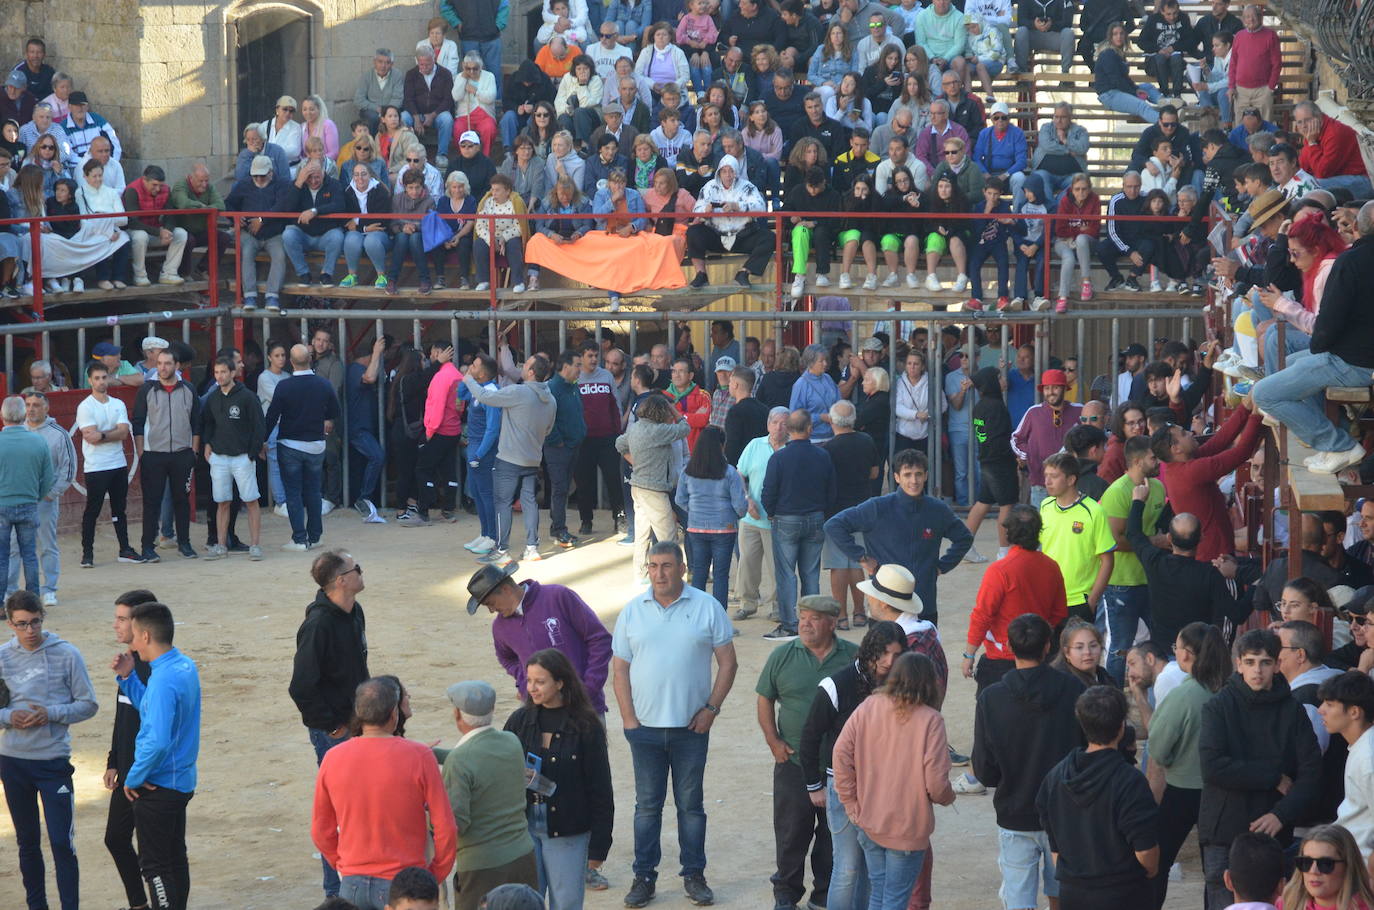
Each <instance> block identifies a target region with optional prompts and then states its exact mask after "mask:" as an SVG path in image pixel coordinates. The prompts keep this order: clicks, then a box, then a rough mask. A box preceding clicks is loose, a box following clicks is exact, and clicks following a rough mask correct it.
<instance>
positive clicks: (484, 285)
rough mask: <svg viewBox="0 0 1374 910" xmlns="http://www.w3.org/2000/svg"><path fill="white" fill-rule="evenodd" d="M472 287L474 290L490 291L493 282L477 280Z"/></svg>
mask: <svg viewBox="0 0 1374 910" xmlns="http://www.w3.org/2000/svg"><path fill="white" fill-rule="evenodd" d="M472 289H473V290H474V291H489V290H491V283H490V282H487V281H479V282H477V284H475V285H474V286H473V288H472Z"/></svg>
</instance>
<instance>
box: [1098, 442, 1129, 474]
mask: <svg viewBox="0 0 1374 910" xmlns="http://www.w3.org/2000/svg"><path fill="white" fill-rule="evenodd" d="M1125 473H1126V444H1125V443H1124V442H1122V441H1121V437H1120V436H1112V437H1111V438H1110V439H1108V440H1107V451H1106V452H1104V453H1103V454H1102V461H1101V462H1099V463H1098V465H1097V476H1098V477H1101V478H1102V479H1103V480H1105V481H1106V482H1107V483H1111V482H1112V481H1113V480H1116V479H1117V478H1118V477H1120V476H1121V475H1122V474H1125Z"/></svg>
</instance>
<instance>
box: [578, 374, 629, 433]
mask: <svg viewBox="0 0 1374 910" xmlns="http://www.w3.org/2000/svg"><path fill="white" fill-rule="evenodd" d="M610 380H611V375H610V373H608V372H606V370H605V369H604V368H601V367H598V368H597V369H596V371H595V372H594V373H592V374H591V376H586V375H581V376H579V377H578V380H577V394H578V398H579V399H580V400H581V402H582V421H583V422H584V423H586V424H587V435H588V436H589V437H609V438H611V439H615V438H616V437H617V436H619V435H620V405H619V404H618V403H617V402H616V400H615V383H614V382H613V381H610Z"/></svg>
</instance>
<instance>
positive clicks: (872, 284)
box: [864, 273, 878, 291]
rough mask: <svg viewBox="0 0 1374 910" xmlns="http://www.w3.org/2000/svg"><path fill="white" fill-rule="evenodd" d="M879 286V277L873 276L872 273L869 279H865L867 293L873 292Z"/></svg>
mask: <svg viewBox="0 0 1374 910" xmlns="http://www.w3.org/2000/svg"><path fill="white" fill-rule="evenodd" d="M877 286H878V276H877V275H874V274H872V273H869V275H868V277H866V278H864V290H865V291H871V290H873V289H874V288H876V287H877Z"/></svg>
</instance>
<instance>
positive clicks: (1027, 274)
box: [1011, 171, 1054, 310]
mask: <svg viewBox="0 0 1374 910" xmlns="http://www.w3.org/2000/svg"><path fill="white" fill-rule="evenodd" d="M1021 191H1022V194H1023V195H1024V197H1025V201H1024V202H1022V203H1021V205H1020V207H1019V208H1017V209H1016V212H1017V214H1019V215H1045V214H1049V213H1050V212H1053V211H1054V208H1053V205H1052V204H1051V203H1050V201H1049V198H1048V197H1047V196H1046V195H1045V181H1044V180H1043V179H1042V178H1041V176H1040V175H1039V174H1038V173H1036V172H1035V171H1032V172H1031V173H1029V174H1027V175H1026V182H1025V183H1023V184H1022V185H1021ZM1045 246H1046V243H1045V222H1044V221H1041V220H1040V219H1038V218H1028V219H1025V220H1022V221H1018V222H1017V223H1016V236H1015V237H1014V238H1013V239H1012V250H1013V251H1014V252H1015V253H1016V284H1015V286H1014V288H1013V292H1014V293H1013V296H1012V301H1011V308H1012V309H1013V310H1017V309H1023V308H1025V305H1026V301H1027V300H1028V299H1029V298H1030V297H1031V290H1032V289H1034V291H1035V298H1034V300H1033V301H1032V302H1031V305H1030V309H1032V310H1042V309H1044V308H1045V307H1047V306H1049V304H1050V301H1049V298H1048V297H1046V296H1045V289H1044V287H1043V284H1044V279H1045V275H1044V270H1045Z"/></svg>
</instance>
